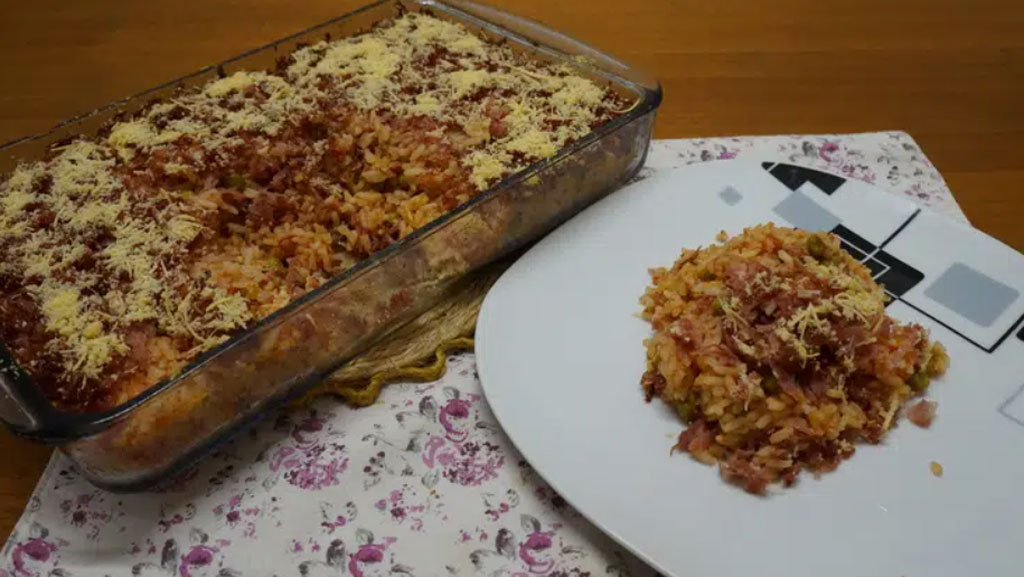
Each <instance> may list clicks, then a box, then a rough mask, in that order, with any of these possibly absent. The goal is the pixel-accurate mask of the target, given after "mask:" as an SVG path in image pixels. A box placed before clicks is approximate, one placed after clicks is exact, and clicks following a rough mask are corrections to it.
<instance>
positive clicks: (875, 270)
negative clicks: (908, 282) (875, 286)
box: [864, 258, 910, 294]
mask: <svg viewBox="0 0 1024 577" xmlns="http://www.w3.org/2000/svg"><path fill="white" fill-rule="evenodd" d="M864 266H866V267H868V270H870V271H871V276H872V277H876V278H877V277H878V275H880V274H882V273H883V272H885V270H886V267H885V265H884V264H882V263H880V262H878V261H877V260H876V259H873V258H869V259H868V260H866V261H864ZM882 284H885V283H882ZM886 288H888V287H886ZM907 290H910V289H907ZM900 294H903V293H900Z"/></svg>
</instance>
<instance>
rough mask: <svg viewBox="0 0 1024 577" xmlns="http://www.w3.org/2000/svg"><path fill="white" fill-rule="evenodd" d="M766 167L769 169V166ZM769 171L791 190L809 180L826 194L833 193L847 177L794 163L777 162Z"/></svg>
mask: <svg viewBox="0 0 1024 577" xmlns="http://www.w3.org/2000/svg"><path fill="white" fill-rule="evenodd" d="M761 166H764V165H763V164H762V165H761ZM764 168H765V169H768V167H767V166H764ZM768 172H770V173H771V175H772V176H774V177H775V178H776V179H777V180H778V181H779V182H781V183H782V184H784V185H786V188H788V189H790V190H796V189H798V188H800V187H801V186H803V184H804V183H805V182H807V181H808V180H809V181H811V182H812V183H814V186H816V187H818V188H819V189H820V190H821V191H822V192H824V193H825V194H832V193H833V192H835V191H836V190H837V189H838V188H839V187H840V186H842V185H843V183H844V182H846V179H845V178H843V177H841V176H836V175H834V174H829V173H827V172H821V171H820V170H814V169H811V168H804V167H802V166H795V165H792V164H781V163H780V164H776V165H775V167H774V168H772V169H771V170H769V171H768Z"/></svg>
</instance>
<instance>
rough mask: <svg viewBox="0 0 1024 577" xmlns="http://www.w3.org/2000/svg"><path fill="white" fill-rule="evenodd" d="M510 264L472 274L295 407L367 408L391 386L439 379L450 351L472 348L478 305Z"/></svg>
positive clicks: (341, 369) (306, 395) (329, 378)
mask: <svg viewBox="0 0 1024 577" xmlns="http://www.w3.org/2000/svg"><path fill="white" fill-rule="evenodd" d="M509 264H510V261H502V262H499V263H495V264H493V265H491V266H489V267H486V268H484V269H482V270H480V271H478V272H476V273H474V274H472V275H470V276H469V277H467V279H466V281H465V282H463V283H462V284H460V285H459V286H458V287H457V288H456V289H455V290H454V291H453V292H452V293H451V294H450V295H448V297H446V298H445V299H444V300H442V301H441V302H439V303H438V304H437V305H435V306H434V307H433V308H431V309H430V310H428V311H427V312H425V313H423V314H422V315H420V316H419V317H417V318H415V319H413V320H412V321H410V322H409V323H407V324H406V325H404V326H402V327H400V328H398V329H397V330H395V332H393V333H391V334H390V335H388V337H387V338H386V339H385V340H384V341H382V342H380V343H379V344H377V345H375V346H373V347H372V348H370V349H368V350H367V351H365V352H364V353H363V354H361V355H360V356H358V357H356V358H355V359H353V360H352V361H351V362H349V363H348V364H347V365H345V366H344V367H342V368H340V369H338V370H337V371H335V372H334V373H332V374H331V375H330V376H329V377H327V378H326V379H325V380H324V381H323V382H322V383H320V384H318V385H316V386H315V387H313V389H311V390H310V391H309V392H307V393H306V394H305V395H304V396H302V397H301V398H299V399H298V400H297V401H296V404H298V405H301V406H305V405H308V404H309V403H310V402H312V401H313V400H314V399H316V398H318V397H321V396H324V395H331V396H335V397H338V398H340V399H341V400H342V401H344V402H345V403H346V404H348V405H349V406H351V407H365V406H368V405H372V404H373V403H374V402H375V401H376V400H377V397H378V396H380V391H381V389H382V388H383V387H384V386H385V385H387V384H389V383H393V382H395V381H418V382H425V381H433V380H437V379H439V378H441V376H442V375H444V373H445V370H446V368H447V360H448V355H449V354H450V353H452V352H455V351H464V350H472V349H473V339H472V338H471V336H472V334H473V330H474V329H475V327H476V317H477V314H478V313H479V312H480V305H481V304H483V300H484V296H486V294H487V291H488V290H489V289H490V288H491V285H493V284H494V281H496V280H497V279H498V277H499V276H500V275H501V273H502V272H504V271H505V269H506V268H508V266H509Z"/></svg>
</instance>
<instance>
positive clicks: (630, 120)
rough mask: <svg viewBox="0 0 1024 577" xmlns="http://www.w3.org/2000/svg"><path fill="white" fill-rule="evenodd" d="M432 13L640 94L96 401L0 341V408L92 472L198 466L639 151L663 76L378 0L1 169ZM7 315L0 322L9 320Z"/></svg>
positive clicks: (461, 6)
mask: <svg viewBox="0 0 1024 577" xmlns="http://www.w3.org/2000/svg"><path fill="white" fill-rule="evenodd" d="M425 9H426V10H430V11H431V12H432V13H433V14H434V15H435V16H437V17H440V18H443V19H448V20H451V21H455V22H459V23H461V24H463V25H465V26H466V27H468V28H470V29H472V30H475V31H478V32H479V33H481V34H483V35H485V36H487V37H490V38H492V39H496V40H504V41H506V42H507V45H509V46H511V47H512V48H513V49H515V50H519V51H523V52H525V53H527V54H529V55H530V57H532V58H538V59H542V60H546V61H550V62H557V63H564V64H567V65H569V66H571V67H572V68H573V69H574V71H575V72H576V73H577V74H580V75H582V76H585V77H588V78H590V79H592V80H594V81H596V82H600V83H601V84H603V85H607V86H609V87H610V88H612V89H613V90H614V91H616V92H617V93H619V94H621V95H622V96H624V97H627V98H629V99H631V100H635V102H636V104H635V105H634V106H633V108H631V109H630V110H628V111H627V112H625V113H623V114H622V115H621V116H618V117H617V118H615V119H614V120H612V121H610V122H608V123H607V124H604V125H602V126H600V127H598V128H597V129H594V130H593V131H592V132H591V133H590V134H588V135H587V136H585V137H583V138H581V139H578V140H576V141H575V142H573V143H572V144H570V145H569V146H567V147H565V148H564V149H562V150H560V151H559V152H558V153H557V154H556V155H555V156H553V157H551V158H548V159H545V160H543V161H540V162H537V163H534V164H533V165H531V166H529V167H528V168H526V169H524V170H521V171H519V172H517V173H515V174H512V175H511V176H508V177H506V178H504V179H503V180H502V181H500V182H499V183H497V184H495V185H493V186H491V187H490V188H488V189H487V190H485V191H484V192H482V193H480V194H479V195H477V196H475V197H474V198H473V199H472V200H470V201H468V202H466V203H464V204H463V205H461V206H459V207H457V208H455V209H454V210H452V211H450V212H448V213H446V214H444V215H443V216H441V217H439V218H437V219H436V220H434V221H433V222H431V223H430V224H428V225H426V226H425V227H423V228H420V229H419V230H417V231H415V232H413V233H412V234H410V235H409V236H407V237H405V238H403V239H401V240H399V241H398V242H396V243H395V244H393V245H392V246H390V247H389V248H386V249H384V250H381V251H379V252H377V253H375V254H373V255H372V256H371V257H369V258H367V259H365V260H363V261H362V262H360V263H358V264H357V265H355V266H353V267H352V268H350V269H348V270H347V271H345V272H343V273H341V274H339V275H337V276H335V277H334V278H332V279H330V280H329V281H328V282H326V283H325V284H323V285H322V286H320V287H319V288H317V289H315V290H313V291H311V292H309V293H307V294H305V295H304V296H302V297H300V298H298V299H296V300H294V301H293V302H291V303H290V304H288V305H287V306H285V307H284V308H282V309H280V310H278V311H277V312H275V313H273V314H271V315H270V316H268V317H266V318H264V319H263V320H261V321H259V322H258V323H256V324H255V325H253V326H252V327H250V328H248V329H247V330H245V331H243V332H242V333H240V334H238V335H237V336H235V337H234V338H232V339H231V340H229V341H227V342H225V343H223V344H221V345H219V346H217V347H216V348H214V349H212V350H210V351H208V352H206V353H204V354H203V355H202V356H200V357H199V358H198V359H196V360H195V361H194V362H192V363H191V364H189V365H188V366H187V367H186V368H185V369H184V370H183V371H182V372H181V373H180V374H178V375H177V376H176V377H174V378H170V379H166V380H164V381H161V382H160V383H158V384H156V385H154V386H152V387H150V388H149V389H147V390H146V391H144V392H143V393H141V394H139V395H138V396H136V397H134V398H133V399H131V400H129V401H127V402H125V403H122V404H120V405H118V406H116V407H113V408H111V409H109V410H106V411H103V412H100V413H87V414H76V413H70V412H65V411H62V410H59V409H57V408H55V407H54V406H53V405H52V404H51V403H50V402H49V401H48V400H47V399H46V398H45V397H44V395H43V394H42V393H41V391H40V390H39V389H38V387H37V386H36V385H35V384H34V383H33V382H32V379H31V377H30V376H29V375H28V373H27V372H25V371H23V370H22V369H20V368H19V367H18V365H17V363H16V362H15V361H14V359H13V358H12V355H11V354H10V352H9V350H8V349H7V347H6V346H4V345H3V343H0V420H3V422H4V423H5V424H6V425H7V426H8V428H9V429H10V430H11V431H13V432H14V433H15V434H18V435H21V436H24V437H28V438H32V439H36V440H40V441H43V442H48V443H53V444H57V445H59V446H60V448H61V450H63V451H64V452H65V453H66V454H67V455H68V456H69V457H70V458H71V459H72V461H74V462H75V463H76V464H77V466H78V467H79V468H80V469H81V470H82V472H83V473H84V474H85V475H86V476H87V477H88V478H89V479H90V480H91V481H92V482H93V483H94V484H96V485H98V486H100V487H104V488H108V489H112V490H140V489H144V488H146V487H149V486H152V485H154V484H156V483H159V482H160V481H162V480H165V479H167V478H168V477H171V476H173V475H175V474H176V473H177V472H179V471H181V470H183V469H184V468H187V467H188V466H190V465H191V464H193V463H194V462H195V461H196V460H197V459H199V458H201V457H202V455H204V454H205V453H207V452H209V451H211V450H212V449H213V448H214V447H215V446H217V445H218V444H220V443H222V442H224V441H225V440H227V439H228V438H230V437H231V436H233V434H235V433H237V432H238V431H239V430H241V429H242V428H244V427H245V426H246V425H249V424H251V423H252V422H254V421H255V420H257V419H258V418H260V417H261V416H263V415H265V414H266V413H268V412H269V411H271V410H273V409H275V408H277V407H279V406H281V405H282V404H284V403H286V402H287V401H288V400H289V399H291V398H293V397H294V396H296V395H299V394H301V393H302V392H304V391H305V390H306V389H307V388H308V387H310V386H311V385H313V384H314V383H316V382H317V381H318V380H320V379H322V378H323V377H324V376H325V375H327V374H329V373H330V372H331V371H333V370H335V369H337V368H338V367H339V366H341V365H342V364H344V363H345V362H347V361H348V360H350V359H351V358H352V357H354V356H355V355H357V354H358V353H359V352H360V351H362V350H364V349H365V348H367V347H368V346H369V345H370V344H372V343H373V342H375V341H377V340H379V339H380V338H381V337H382V336H384V335H386V334H387V333H388V332H389V331H390V330H393V329H394V328H396V327H398V326H401V324H402V323H403V322H405V321H408V320H409V319H411V318H413V317H414V316H415V315H417V314H419V313H421V312H423V311H424V310H426V309H427V308H429V307H430V306H431V305H432V304H434V303H436V302H437V301H438V300H439V299H441V298H443V297H444V296H445V294H446V293H447V292H448V291H450V290H453V289H456V288H457V284H458V283H459V282H460V279H461V278H462V277H464V276H465V275H466V274H467V273H469V272H471V271H473V270H475V269H477V268H479V267H482V266H484V265H486V264H487V263H489V262H492V261H494V260H496V259H498V258H501V257H502V256H504V255H507V254H508V253H510V252H511V251H514V250H516V249H518V248H520V247H522V246H523V245H524V244H526V243H528V242H530V241H532V240H534V239H536V238H537V237H539V236H540V235H543V234H545V233H546V232H548V231H549V230H551V229H552V228H554V227H555V226H557V225H558V224H560V223H561V222H563V221H564V220H566V219H567V218H569V217H570V216H572V215H573V214H575V213H576V212H578V211H580V210H581V209H583V208H584V207H585V206H587V205H588V204H590V203H592V202H594V201H595V200H597V199H598V198H600V197H601V196H603V195H605V194H606V193H608V192H610V191H611V190H613V189H614V188H616V187H617V186H619V185H620V184H621V183H622V182H623V181H625V180H626V179H628V178H629V177H631V176H632V175H633V174H634V173H635V172H636V171H637V170H638V169H639V168H640V166H641V165H642V164H643V161H644V158H645V156H646V152H647V148H648V144H649V142H650V138H651V132H652V127H653V121H654V114H655V111H656V109H657V107H658V105H659V104H660V101H661V90H660V88H659V86H658V85H657V83H656V82H654V81H653V80H651V79H649V78H648V77H646V76H645V75H643V74H642V73H640V72H638V71H636V70H634V69H632V68H630V67H629V66H627V65H625V64H623V63H621V62H619V61H617V60H615V59H614V58H612V57H610V56H607V55H605V54H602V53H600V52H598V51H597V50H595V49H593V48H591V47H589V46H586V45H584V44H582V43H579V42H577V41H574V40H572V39H570V38H568V37H566V36H563V35H561V34H558V33H557V32H554V31H551V30H549V29H547V28H545V27H543V26H540V25H539V24H536V23H534V22H530V21H527V20H524V19H521V18H518V17H515V16H512V15H509V14H507V13H504V12H501V11H498V10H495V9H493V8H489V7H485V6H481V5H477V4H473V3H469V2H461V1H457V0H447V1H436V0H382V1H380V2H377V3H375V4H372V5H369V6H366V7H364V8H362V9H359V10H357V11H355V12H352V13H349V14H346V15H343V16H340V17H338V18H335V19H333V20H330V21H328V22H326V23H323V24H321V25H318V26H315V27H313V28H310V29H308V30H305V31H303V32H300V33H298V34H295V35H293V36H290V37H288V38H285V39H282V40H279V41H277V42H274V43H272V44H269V45H267V46H264V47H262V48H258V49H255V50H253V51H250V52H248V53H246V54H243V55H241V56H239V57H236V58H234V59H231V60H228V61H225V62H223V63H220V64H218V65H215V66H211V67H208V68H205V69H203V70H201V71H199V72H197V73H195V74H192V75H189V76H187V77H184V78H181V79H178V80H175V81H172V82H169V83H167V84H164V85H161V86H159V87H156V88H153V89H151V90H149V91H146V92H144V93H142V94H139V95H137V96H134V97H131V98H129V99H126V100H123V101H119V102H116V103H113V104H111V105H109V106H107V107H104V108H102V109H99V110H96V111H94V112H91V113H89V114H86V115H83V116H81V117H78V118H75V119H72V120H69V121H67V122H64V123H62V124H60V125H58V126H57V127H56V128H54V129H53V130H52V131H50V132H48V133H46V134H43V135H40V136H36V137H31V138H27V139H22V140H20V141H16V142H13V143H10V144H8V145H5V146H3V147H0V174H2V173H7V172H9V171H11V170H13V169H14V168H15V166H16V165H17V164H18V163H19V162H24V161H30V160H35V159H38V158H41V157H42V155H43V154H45V152H46V151H47V150H48V148H49V147H50V146H51V145H52V144H53V143H57V142H61V141H63V140H64V139H67V138H68V137H71V136H75V135H81V134H93V133H95V132H96V131H97V130H99V129H100V128H101V127H102V126H104V125H105V124H106V123H108V122H109V121H110V120H111V119H113V118H116V117H119V115H124V114H126V113H127V114H130V113H132V112H134V111H136V110H139V109H141V108H142V107H144V106H146V105H147V104H148V103H151V102H152V101H153V100H154V99H161V98H164V97H169V96H170V95H172V94H173V93H174V92H175V91H176V90H178V89H180V87H181V86H186V87H188V86H196V85H201V84H204V83H206V82H208V81H210V80H214V79H217V78H218V77H223V76H224V75H225V74H230V73H232V72H235V71H238V70H266V69H269V68H271V67H272V66H273V65H274V63H275V61H276V60H277V59H278V58H280V57H281V56H283V55H286V54H289V53H290V52H291V51H292V50H294V49H296V48H298V47H301V46H305V45H308V44H310V43H313V42H316V41H319V40H321V39H323V38H324V37H325V35H329V36H328V37H330V38H338V37H345V36H349V35H352V34H355V33H357V32H361V31H364V30H366V29H368V28H370V27H371V26H372V25H373V24H375V23H376V22H380V21H382V20H385V19H389V18H394V17H395V16H397V15H398V14H399V13H400V12H401V11H419V10H425ZM0 322H3V321H2V320H0Z"/></svg>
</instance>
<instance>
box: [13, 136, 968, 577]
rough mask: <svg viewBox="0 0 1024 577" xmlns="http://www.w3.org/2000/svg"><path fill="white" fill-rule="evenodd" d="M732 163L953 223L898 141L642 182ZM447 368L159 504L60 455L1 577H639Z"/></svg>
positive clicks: (297, 424)
mask: <svg viewBox="0 0 1024 577" xmlns="http://www.w3.org/2000/svg"><path fill="white" fill-rule="evenodd" d="M739 156H744V157H751V158H756V159H764V160H773V161H779V162H791V163H794V164H800V165H805V166H809V167H812V168H820V169H824V170H830V171H833V172H837V173H841V174H843V175H845V176H847V177H852V178H857V179H861V180H864V181H867V182H871V183H874V184H876V185H878V186H880V187H882V188H885V189H887V190H889V191H891V192H892V193H893V194H899V195H905V196H908V197H910V198H911V199H912V200H914V201H915V202H917V203H919V204H922V205H924V206H928V207H930V208H932V209H934V210H937V211H940V212H943V213H945V214H948V215H949V216H951V217H953V218H957V219H960V220H963V221H966V218H965V217H964V215H963V212H962V211H961V210H960V208H959V206H958V205H957V204H956V201H955V200H954V199H953V196H952V194H951V193H950V191H949V189H948V188H947V187H946V184H945V182H944V181H943V179H942V177H941V175H939V173H938V171H937V170H936V169H935V168H934V167H933V166H932V164H931V163H930V162H929V161H928V159H927V158H926V157H925V156H924V154H923V153H922V152H921V150H920V148H918V146H917V144H916V143H915V142H914V141H913V139H912V138H911V137H910V136H909V135H907V134H905V133H902V132H883V133H868V134H850V135H826V136H768V137H737V138H706V139H693V140H660V141H655V142H654V143H653V144H652V147H651V153H650V156H649V158H648V162H647V166H645V167H644V169H643V170H642V171H641V173H640V174H639V175H638V176H637V178H644V177H646V176H650V175H651V174H653V173H655V172H657V171H659V170H664V169H668V168H674V167H677V166H681V165H684V164H691V163H694V162H704V161H710V160H716V159H725V158H735V157H739ZM450 361H451V363H450V365H449V370H448V373H447V374H446V375H445V376H444V377H443V378H442V379H441V380H439V381H437V382H434V383H429V384H406V385H402V384H398V385H392V386H390V387H388V388H387V389H386V390H385V391H384V393H383V394H382V396H381V399H380V400H379V401H378V402H377V403H376V404H375V405H373V406H371V407H368V408H365V409H359V410H352V409H349V408H347V407H344V406H342V405H340V404H338V403H337V402H336V401H333V400H330V399H324V400H322V401H320V402H318V403H316V404H315V405H314V406H313V407H312V408H310V409H308V410H293V411H290V412H281V413H278V414H277V415H275V416H274V417H271V418H269V419H267V420H266V421H264V422H263V423H262V424H260V425H259V426H257V427H256V428H254V429H253V430H251V431H250V432H249V433H247V434H246V435H244V436H243V437H242V438H240V439H238V440H236V441H235V442H233V443H232V444H230V445H229V446H227V447H226V448H225V449H223V450H222V451H220V452H218V453H216V454H215V455H213V456H211V457H210V458H207V459H206V460H205V461H204V462H203V463H202V464H201V465H200V467H199V468H197V469H196V470H194V471H193V472H191V473H190V474H189V475H188V476H187V478H186V479H183V480H182V481H181V482H180V483H179V484H178V485H177V486H176V487H175V488H174V489H173V490H170V491H167V492H164V493H145V494H135V495H115V494H111V493H107V492H104V491H101V490H98V489H95V488H94V487H92V486H91V485H89V484H88V483H87V482H86V481H85V480H84V479H82V478H81V477H80V476H79V475H78V474H77V473H76V472H75V470H74V468H73V467H72V466H71V465H70V463H69V462H68V460H67V459H65V458H64V457H63V456H62V455H60V454H56V453H55V455H54V457H53V459H52V460H51V461H50V464H49V466H48V467H47V468H46V471H45V472H44V474H43V477H42V479H41V480H40V482H39V485H38V486H37V488H36V490H35V493H34V494H33V495H32V498H31V500H30V501H29V504H28V508H27V510H26V511H25V513H24V515H23V516H22V518H21V520H20V521H19V522H18V524H17V526H16V527H15V530H14V532H13V534H12V535H11V537H10V539H9V540H8V542H7V544H6V545H5V547H4V549H3V551H2V554H0V577H37V576H38V577H42V576H50V575H52V576H63V577H72V576H75V577H82V576H93V575H95V576H115V575H139V576H146V575H162V576H171V575H173V576H180V577H199V576H200V575H203V576H207V575H209V576H219V577H232V576H241V575H246V576H260V577H262V576H271V575H273V576H281V577H283V576H286V575H289V576H290V575H301V576H318V575H346V576H347V575H351V576H352V577H370V576H371V575H396V574H397V575H417V576H420V577H424V576H426V577H430V576H445V575H449V576H457V575H511V576H513V577H528V576H546V577H584V576H587V575H592V576H595V577H596V576H598V575H620V576H626V575H634V576H641V575H645V576H646V575H651V574H652V571H651V570H650V569H648V568H646V567H645V566H644V565H642V564H641V563H639V562H638V561H636V560H635V559H634V558H633V557H632V556H631V555H630V554H628V553H626V552H624V551H623V550H622V549H620V548H619V547H618V546H616V545H615V544H613V543H612V541H611V540H609V539H608V538H607V537H605V536H604V535H602V534H601V533H600V532H599V531H597V530H596V529H595V528H594V527H593V526H591V525H590V524H589V523H588V522H587V521H586V520H585V519H584V518H583V517H582V516H581V515H580V514H579V513H577V512H576V511H574V510H572V508H570V507H569V506H568V505H566V503H565V501H564V500H563V499H562V498H561V497H560V496H558V495H557V494H555V493H554V492H553V491H552V490H551V489H550V488H549V487H548V486H547V485H546V484H545V483H544V482H543V481H542V480H540V479H539V478H538V477H537V475H536V474H535V473H534V472H533V471H532V470H531V469H530V466H529V465H528V464H527V463H526V461H525V460H524V459H523V457H522V456H521V455H520V454H519V453H518V451H516V449H515V448H514V447H513V446H512V445H511V444H510V442H509V441H508V439H507V438H506V437H505V435H504V434H503V433H502V431H501V430H500V429H499V428H498V426H497V424H496V423H495V420H494V417H493V416H492V415H491V413H490V411H489V409H488V407H487V404H486V402H485V401H484V400H483V398H482V395H481V391H480V383H479V381H478V380H477V376H476V369H475V362H474V357H473V355H472V354H464V355H460V356H457V357H453V358H452V359H450ZM596 469H597V467H596V466H595V470H596ZM609 498H614V497H611V496H610V497H609Z"/></svg>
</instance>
